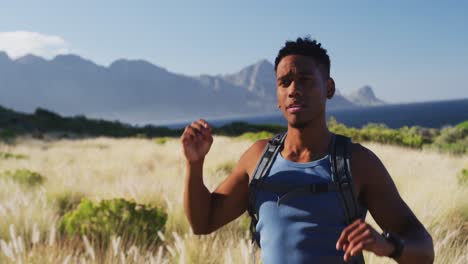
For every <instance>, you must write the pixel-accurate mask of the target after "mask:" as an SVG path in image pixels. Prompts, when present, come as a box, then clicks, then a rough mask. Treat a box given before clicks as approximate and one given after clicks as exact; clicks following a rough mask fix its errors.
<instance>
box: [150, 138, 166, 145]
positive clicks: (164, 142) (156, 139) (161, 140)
mask: <svg viewBox="0 0 468 264" xmlns="http://www.w3.org/2000/svg"><path fill="white" fill-rule="evenodd" d="M167 141H169V138H168V137H160V138H155V139H154V142H155V143H156V144H158V145H164V144H166V142H167Z"/></svg>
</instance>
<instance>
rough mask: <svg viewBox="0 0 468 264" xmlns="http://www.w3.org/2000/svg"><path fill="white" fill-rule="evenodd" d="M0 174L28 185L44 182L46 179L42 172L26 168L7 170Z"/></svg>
mask: <svg viewBox="0 0 468 264" xmlns="http://www.w3.org/2000/svg"><path fill="white" fill-rule="evenodd" d="M0 176H2V177H3V178H7V179H11V180H13V181H15V182H17V183H19V184H22V185H25V186H28V187H33V186H36V185H39V184H42V183H43V182H44V181H45V177H44V176H42V175H41V174H39V173H37V172H33V171H30V170H26V169H20V170H15V171H5V172H3V173H2V174H1V175H0Z"/></svg>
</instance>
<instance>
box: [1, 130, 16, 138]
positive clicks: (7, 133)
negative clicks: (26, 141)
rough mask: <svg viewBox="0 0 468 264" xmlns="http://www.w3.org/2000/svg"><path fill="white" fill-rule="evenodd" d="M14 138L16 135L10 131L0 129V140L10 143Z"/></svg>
mask: <svg viewBox="0 0 468 264" xmlns="http://www.w3.org/2000/svg"><path fill="white" fill-rule="evenodd" d="M15 137H16V134H15V132H14V131H13V130H11V129H1V130H0V140H4V141H10V140H12V139H14V138H15Z"/></svg>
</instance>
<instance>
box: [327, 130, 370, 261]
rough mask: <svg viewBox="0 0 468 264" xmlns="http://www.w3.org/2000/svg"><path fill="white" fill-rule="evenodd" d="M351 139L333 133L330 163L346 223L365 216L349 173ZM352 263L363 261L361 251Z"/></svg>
mask: <svg viewBox="0 0 468 264" xmlns="http://www.w3.org/2000/svg"><path fill="white" fill-rule="evenodd" d="M350 160H351V139H350V138H348V137H345V136H342V135H334V137H333V140H332V147H331V155H330V163H331V171H332V180H333V181H334V182H336V183H337V184H338V187H339V193H340V196H341V200H342V202H343V209H344V213H345V217H346V220H345V222H346V225H349V224H351V223H352V222H354V221H355V220H356V219H359V218H363V217H365V214H366V211H365V210H364V209H363V208H361V207H360V205H359V203H358V202H357V197H356V195H355V194H356V190H355V188H354V185H353V177H352V174H351V166H350ZM352 263H364V257H363V255H362V253H361V254H360V255H358V256H356V257H355V261H354V262H352Z"/></svg>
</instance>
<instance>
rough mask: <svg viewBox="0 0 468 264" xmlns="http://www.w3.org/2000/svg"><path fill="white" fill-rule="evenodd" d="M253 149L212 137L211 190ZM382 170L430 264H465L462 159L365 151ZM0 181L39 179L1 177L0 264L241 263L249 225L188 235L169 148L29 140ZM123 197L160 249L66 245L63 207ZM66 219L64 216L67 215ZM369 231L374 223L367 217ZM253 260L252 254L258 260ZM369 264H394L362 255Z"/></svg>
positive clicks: (175, 156) (115, 242)
mask: <svg viewBox="0 0 468 264" xmlns="http://www.w3.org/2000/svg"><path fill="white" fill-rule="evenodd" d="M250 144H252V142H251V141H249V140H245V139H237V138H236V139H234V138H228V137H221V136H216V137H215V140H214V144H213V146H212V148H211V151H210V153H209V154H208V156H207V158H206V164H205V183H206V184H207V185H208V187H209V188H210V189H211V190H212V189H213V188H214V187H215V186H216V185H217V184H218V183H219V182H220V181H222V180H223V179H224V178H225V177H226V176H227V175H228V174H229V171H230V169H231V168H232V166H233V164H235V162H236V161H237V160H238V159H239V157H240V155H241V154H242V153H243V152H244V151H245V150H246V149H247V148H248V147H249V146H250ZM365 145H366V146H367V147H368V148H370V149H371V150H373V151H374V152H375V153H376V154H377V155H378V156H379V157H380V158H381V159H382V160H383V162H384V164H385V165H386V166H387V169H388V170H389V171H390V174H391V175H392V177H393V179H394V181H395V182H396V184H397V187H398V189H399V190H400V193H401V195H402V196H403V198H404V199H405V201H406V202H407V203H408V205H409V206H410V207H411V208H412V209H413V210H414V212H415V214H416V215H417V216H418V218H419V219H420V220H421V221H422V222H423V224H424V225H425V226H426V227H427V228H428V229H429V231H430V233H431V234H432V236H433V239H434V244H435V252H436V263H460V264H461V263H468V250H467V248H468V199H467V198H468V187H467V185H466V184H464V183H460V182H459V181H457V175H458V174H460V173H461V171H462V169H463V168H467V167H468V157H466V156H461V157H460V156H459V157H455V156H450V155H446V154H439V153H436V152H430V151H420V150H411V149H405V148H400V147H393V146H384V145H378V144H365ZM0 152H1V153H3V154H2V155H0V173H2V172H5V171H8V170H10V171H15V170H18V169H27V170H29V171H33V172H37V173H39V174H40V175H42V176H44V177H45V180H44V181H42V182H41V181H38V182H37V183H31V184H24V183H22V182H19V181H18V180H15V179H12V178H8V177H0V246H1V250H0V263H246V262H248V259H249V257H250V255H249V250H250V247H249V241H250V240H249V234H248V232H247V228H246V227H247V224H248V218H247V217H246V215H243V216H242V217H241V218H239V219H238V220H236V221H234V222H233V223H231V224H229V225H227V226H225V227H223V228H222V229H220V230H219V231H217V232H215V233H213V234H211V235H208V236H195V235H193V234H191V230H190V228H189V225H188V222H187V220H186V218H185V215H184V212H183V206H182V194H183V182H184V175H185V171H184V170H185V167H184V161H183V156H182V150H181V146H180V143H179V141H178V140H177V139H166V138H165V139H163V140H161V139H160V140H149V139H137V138H128V139H111V138H96V139H82V140H47V139H43V140H34V139H29V138H18V139H17V140H16V143H15V144H4V143H0ZM85 197H86V198H89V199H92V200H102V199H110V198H117V197H123V198H126V199H132V200H134V201H136V202H138V203H149V204H153V205H155V206H158V207H161V208H164V210H166V212H167V213H168V220H167V223H166V228H165V230H164V232H162V233H159V234H155V235H158V236H159V237H160V241H161V242H159V243H157V244H155V245H152V246H150V247H148V248H140V247H138V246H136V245H131V243H128V241H127V242H126V241H123V239H121V238H119V237H112V243H111V246H109V247H108V248H107V249H102V248H101V247H99V246H97V245H94V244H93V241H92V240H90V239H88V238H87V237H84V236H83V237H81V238H80V239H74V240H70V239H66V238H65V237H64V236H62V235H61V234H60V232H59V228H58V224H59V222H60V218H61V215H63V210H64V207H63V205H61V204H62V203H61V201H71V203H73V201H79V200H80V199H81V198H85ZM65 209H66V208H65ZM369 221H371V222H372V223H374V222H373V220H372V219H371V218H370V216H369ZM257 253H258V251H257ZM366 260H367V261H366V262H367V263H392V261H390V260H388V259H382V258H376V257H375V256H373V255H368V254H366Z"/></svg>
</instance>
